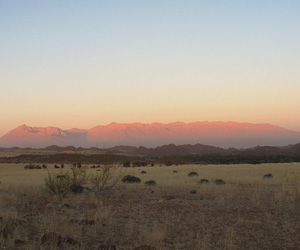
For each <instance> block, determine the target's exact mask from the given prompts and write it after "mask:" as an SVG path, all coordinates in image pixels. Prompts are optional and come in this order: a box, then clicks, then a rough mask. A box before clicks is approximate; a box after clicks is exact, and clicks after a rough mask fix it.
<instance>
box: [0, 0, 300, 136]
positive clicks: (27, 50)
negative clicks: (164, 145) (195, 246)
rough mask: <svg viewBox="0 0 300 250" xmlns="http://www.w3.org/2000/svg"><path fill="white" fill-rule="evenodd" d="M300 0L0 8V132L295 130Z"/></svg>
mask: <svg viewBox="0 0 300 250" xmlns="http://www.w3.org/2000/svg"><path fill="white" fill-rule="evenodd" d="M299 13H300V1H289V0H287V1H282V0H280V1H279V0H278V1H276V0H274V1H262V0H257V1H255V0H253V1H188V0H187V1H183V0H181V1H176V0H175V1H174V0H172V1H141V0H137V1H111V0H110V1H83V0H82V1H66V0H65V1H37V0H36V1H8V0H0V51H1V53H0V87H1V90H0V105H1V108H0V124H1V125H0V136H1V135H3V134H4V133H6V132H8V131H9V130H11V129H13V128H15V127H17V126H19V125H21V124H27V125H31V126H57V127H60V128H63V129H68V128H72V127H79V128H86V129H89V128H91V127H93V126H95V125H99V124H104V125H105V124H108V123H110V122H113V121H114V122H122V123H123V122H126V123H127V122H143V123H152V122H164V123H166V122H175V121H183V122H192V121H206V120H207V121H237V122H253V123H272V124H276V125H280V126H283V127H286V128H289V129H293V130H297V131H300V15H299Z"/></svg>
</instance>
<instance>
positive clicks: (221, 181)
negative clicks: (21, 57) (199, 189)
mask: <svg viewBox="0 0 300 250" xmlns="http://www.w3.org/2000/svg"><path fill="white" fill-rule="evenodd" d="M214 183H215V184H217V185H224V184H226V182H225V181H224V180H222V179H217V180H215V181H214Z"/></svg>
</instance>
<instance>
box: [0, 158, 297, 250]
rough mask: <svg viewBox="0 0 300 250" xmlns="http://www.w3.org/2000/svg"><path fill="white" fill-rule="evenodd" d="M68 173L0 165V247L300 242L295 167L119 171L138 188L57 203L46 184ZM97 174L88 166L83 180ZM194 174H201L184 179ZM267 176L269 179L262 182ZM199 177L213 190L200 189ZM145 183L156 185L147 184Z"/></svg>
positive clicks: (276, 245)
mask: <svg viewBox="0 0 300 250" xmlns="http://www.w3.org/2000/svg"><path fill="white" fill-rule="evenodd" d="M69 169H70V165H66V167H65V168H64V169H54V168H53V164H48V169H33V170H30V169H26V170H25V169H24V164H1V165H0V181H1V184H0V245H1V247H0V248H1V249H110V248H111V249H114V248H116V249H133V248H134V247H137V246H142V245H147V246H148V247H150V246H151V247H153V249H297V248H298V246H299V243H300V234H299V232H300V164H299V163H287V164H261V165H180V166H171V167H166V166H159V165H157V166H154V167H140V168H122V171H125V172H123V175H127V174H131V175H135V176H137V177H139V178H141V180H142V183H140V184H122V185H118V186H116V187H114V188H113V189H111V190H108V191H105V192H102V193H100V194H99V195H95V194H94V193H91V192H87V191H85V192H83V193H82V194H70V195H69V196H67V197H65V198H63V199H62V200H59V199H58V198H57V197H55V196H53V195H51V194H49V193H48V192H46V191H45V189H44V186H43V183H44V178H45V177H46V176H47V174H48V172H50V173H57V174H59V173H62V172H64V171H67V170H69ZM97 170H98V169H91V168H90V166H85V171H87V174H93V173H97ZM174 170H176V171H177V173H173V171H174ZM141 171H146V172H147V173H146V174H142V173H141ZM192 171H194V172H197V173H198V174H199V176H197V177H189V176H188V173H190V172H192ZM268 173H271V174H272V175H273V176H274V178H272V179H263V176H264V175H265V174H268ZM203 178H205V179H208V180H210V184H202V185H201V184H199V183H198V181H199V180H200V179H203ZM215 179H223V180H224V181H225V182H226V184H225V185H215V184H213V181H214V180H215ZM147 180H155V181H156V182H157V186H154V187H147V186H144V184H143V183H144V182H145V181H147ZM191 190H195V191H196V193H195V194H193V193H190V191H191ZM47 233H50V235H51V233H52V236H51V237H50V236H49V234H47ZM53 233H55V234H54V235H53ZM45 235H46V236H48V238H49V237H50V238H49V239H47V240H45V237H46V236H45ZM43 237H44V238H43ZM43 239H44V240H43ZM142 249H147V248H146V247H145V246H144V248H142ZM148 249H150V248H148Z"/></svg>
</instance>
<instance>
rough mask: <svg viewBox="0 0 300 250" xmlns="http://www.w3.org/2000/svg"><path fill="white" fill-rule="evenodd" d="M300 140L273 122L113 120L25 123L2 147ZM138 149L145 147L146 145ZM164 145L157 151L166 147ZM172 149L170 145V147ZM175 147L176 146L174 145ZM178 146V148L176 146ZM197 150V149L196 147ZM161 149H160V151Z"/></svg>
mask: <svg viewBox="0 0 300 250" xmlns="http://www.w3.org/2000/svg"><path fill="white" fill-rule="evenodd" d="M299 141H300V133H298V132H296V131H291V130H288V129H285V128H282V127H278V126H275V125H271V124H252V123H238V122H192V123H183V122H175V123H168V124H163V123H151V124H142V123H126V124H121V123H111V124H109V125H106V126H102V125H99V126H96V127H93V128H91V129H89V130H84V129H78V128H73V129H70V130H63V129H60V128H56V127H45V128H43V127H30V126H26V125H21V126H19V127H17V128H15V129H13V130H11V131H9V132H8V133H7V134H5V135H4V136H2V137H1V138H0V147H23V148H24V147H32V148H42V147H48V146H51V145H57V146H60V147H65V146H69V145H72V146H73V147H86V148H90V147H94V148H98V147H100V148H111V150H112V152H113V151H114V150H117V151H118V150H119V151H124V150H125V151H126V150H127V149H126V148H123V149H121V148H115V149H114V148H113V147H115V146H117V145H128V146H135V147H139V146H141V147H157V146H163V145H168V144H177V145H182V144H199V145H200V144H202V145H203V144H205V145H212V146H216V147H221V148H228V147H236V148H246V147H255V146H257V145H260V146H280V145H288V144H295V143H297V142H299ZM137 150H140V151H143V150H144V149H143V148H139V149H137ZM164 150H165V148H164V147H162V148H160V149H157V151H160V152H161V151H164ZM170 150H171V149H170V148H169V149H168V151H170ZM174 150H175V149H174ZM176 150H177V149H176ZM193 150H194V149H193ZM157 153H158V152H157Z"/></svg>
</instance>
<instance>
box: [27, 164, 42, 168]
mask: <svg viewBox="0 0 300 250" xmlns="http://www.w3.org/2000/svg"><path fill="white" fill-rule="evenodd" d="M24 169H42V167H41V166H40V165H33V164H29V165H26V166H25V167H24Z"/></svg>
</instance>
